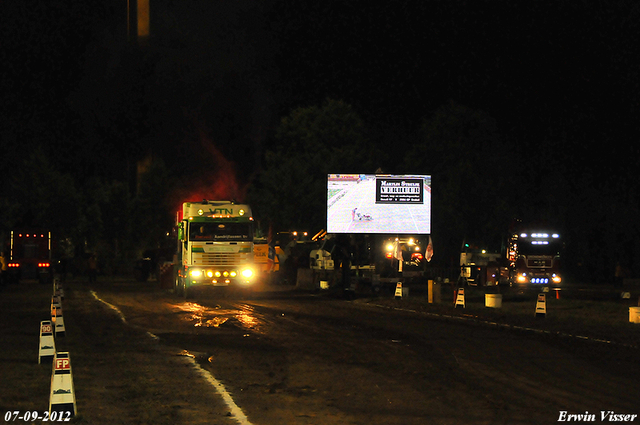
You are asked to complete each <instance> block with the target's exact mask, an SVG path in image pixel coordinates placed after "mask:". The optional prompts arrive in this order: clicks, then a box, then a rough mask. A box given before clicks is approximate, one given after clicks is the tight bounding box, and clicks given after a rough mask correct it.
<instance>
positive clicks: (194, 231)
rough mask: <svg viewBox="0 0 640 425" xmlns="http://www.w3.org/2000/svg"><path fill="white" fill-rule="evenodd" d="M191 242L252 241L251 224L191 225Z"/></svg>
mask: <svg viewBox="0 0 640 425" xmlns="http://www.w3.org/2000/svg"><path fill="white" fill-rule="evenodd" d="M189 240H192V241H251V240H253V231H252V229H251V224H250V223H191V224H190V226H189Z"/></svg>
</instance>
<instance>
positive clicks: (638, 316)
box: [629, 307, 640, 323]
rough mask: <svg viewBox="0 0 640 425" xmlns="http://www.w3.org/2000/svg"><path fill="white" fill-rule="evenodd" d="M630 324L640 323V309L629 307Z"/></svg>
mask: <svg viewBox="0 0 640 425" xmlns="http://www.w3.org/2000/svg"><path fill="white" fill-rule="evenodd" d="M629 322H631V323H640V307H629Z"/></svg>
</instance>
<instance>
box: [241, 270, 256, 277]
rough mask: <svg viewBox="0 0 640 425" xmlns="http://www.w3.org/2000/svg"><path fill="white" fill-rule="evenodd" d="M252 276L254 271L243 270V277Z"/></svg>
mask: <svg viewBox="0 0 640 425" xmlns="http://www.w3.org/2000/svg"><path fill="white" fill-rule="evenodd" d="M251 276H253V270H251V269H244V270H242V277H246V278H250V277H251Z"/></svg>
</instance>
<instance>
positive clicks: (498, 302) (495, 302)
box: [484, 294, 502, 308]
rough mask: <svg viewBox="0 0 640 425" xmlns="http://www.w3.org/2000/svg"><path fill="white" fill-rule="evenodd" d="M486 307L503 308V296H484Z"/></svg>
mask: <svg viewBox="0 0 640 425" xmlns="http://www.w3.org/2000/svg"><path fill="white" fill-rule="evenodd" d="M484 305H485V306H487V307H492V308H502V294H484Z"/></svg>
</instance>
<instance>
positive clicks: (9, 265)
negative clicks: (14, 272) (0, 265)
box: [7, 263, 20, 267]
mask: <svg viewBox="0 0 640 425" xmlns="http://www.w3.org/2000/svg"><path fill="white" fill-rule="evenodd" d="M7 267H20V264H18V263H9V264H7Z"/></svg>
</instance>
